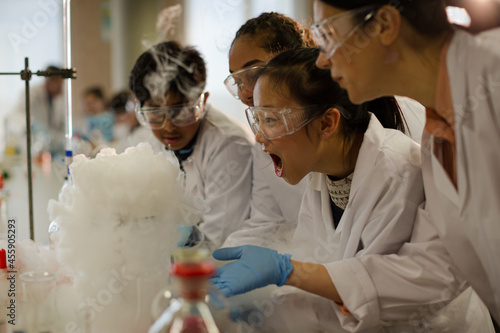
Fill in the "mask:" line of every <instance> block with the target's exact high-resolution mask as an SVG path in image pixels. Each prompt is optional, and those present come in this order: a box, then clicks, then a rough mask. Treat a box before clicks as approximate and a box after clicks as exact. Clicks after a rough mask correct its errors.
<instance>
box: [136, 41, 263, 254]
mask: <svg viewBox="0 0 500 333" xmlns="http://www.w3.org/2000/svg"><path fill="white" fill-rule="evenodd" d="M205 83H206V70H205V63H204V61H203V59H202V58H201V56H200V54H199V53H198V51H196V50H195V49H193V48H190V47H183V46H181V45H179V44H178V43H176V42H165V43H161V44H158V45H155V46H153V47H152V48H151V49H149V50H148V51H146V52H145V53H143V54H142V55H141V56H140V57H139V59H137V61H136V63H135V65H134V68H133V69H132V72H131V74H130V83H129V85H130V89H131V91H132V92H133V93H134V95H135V98H136V99H137V100H138V109H137V113H138V116H139V117H140V119H141V121H142V122H143V123H144V124H145V125H147V126H149V127H150V128H151V130H152V132H153V134H154V136H155V137H156V138H157V139H158V142H159V143H161V146H162V147H161V148H162V150H163V151H165V149H168V150H171V151H172V152H173V153H174V154H175V156H176V157H177V159H178V160H179V164H180V167H181V169H182V170H183V171H184V175H185V178H184V187H185V193H186V194H187V195H188V196H190V197H191V198H193V201H194V204H195V205H197V208H200V209H201V213H198V212H187V214H189V215H193V216H191V217H192V218H193V219H194V221H192V222H196V223H197V225H199V229H200V230H201V231H202V232H203V233H204V234H205V235H206V236H207V237H208V239H209V240H210V241H212V242H213V244H214V245H215V246H216V247H219V246H220V245H221V244H222V243H223V242H224V240H225V239H226V237H227V235H229V234H230V233H231V232H233V231H235V230H237V229H238V228H239V227H240V226H241V223H242V222H243V220H245V219H246V218H247V217H248V214H249V208H250V193H251V189H252V188H251V186H252V174H251V172H252V158H251V147H252V146H253V144H254V142H253V139H252V137H251V135H250V133H249V131H248V130H245V128H244V127H243V125H241V124H239V123H237V122H236V121H235V120H233V119H231V118H229V117H228V116H226V115H224V114H223V113H222V112H220V111H219V110H217V109H216V108H214V107H212V106H211V105H209V104H207V100H208V97H209V93H208V92H204V88H205Z"/></svg>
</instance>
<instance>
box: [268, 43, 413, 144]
mask: <svg viewBox="0 0 500 333" xmlns="http://www.w3.org/2000/svg"><path fill="white" fill-rule="evenodd" d="M318 56H319V49H317V48H301V49H296V50H289V51H286V52H283V53H281V54H279V55H277V56H276V57H275V58H273V59H271V60H270V61H269V62H268V63H267V65H266V66H265V67H264V68H263V69H262V71H261V73H260V75H261V76H260V77H265V78H266V79H268V80H270V81H268V82H270V83H271V85H272V86H273V89H275V91H277V93H279V94H281V95H282V96H283V97H286V98H288V99H293V100H294V101H296V102H298V103H299V104H301V105H303V106H305V107H308V108H307V112H308V118H309V119H314V118H317V117H319V116H321V115H322V114H323V113H325V111H326V110H328V109H329V108H333V107H336V108H338V109H339V110H340V111H341V113H342V117H341V118H340V119H341V120H340V130H341V131H342V134H343V136H344V138H345V140H344V143H346V142H349V141H350V140H352V139H354V137H355V136H356V135H357V134H359V133H364V132H365V131H366V129H367V128H368V123H369V122H370V114H369V113H368V111H370V112H372V113H373V114H374V115H375V116H376V117H377V118H378V120H379V121H380V122H381V123H382V125H383V126H384V127H386V128H393V129H398V130H400V131H402V132H404V131H405V130H404V122H403V119H404V118H403V115H402V114H401V110H400V109H399V106H398V104H397V102H396V99H395V98H394V97H383V98H379V99H376V100H374V101H372V102H367V103H363V104H360V105H355V104H353V103H351V101H350V100H349V96H348V94H347V92H346V91H345V90H344V89H342V88H340V86H339V85H338V84H337V83H336V82H335V81H333V80H332V78H331V76H330V71H329V70H327V69H321V68H318V67H317V66H316V59H317V58H318ZM306 129H307V127H306Z"/></svg>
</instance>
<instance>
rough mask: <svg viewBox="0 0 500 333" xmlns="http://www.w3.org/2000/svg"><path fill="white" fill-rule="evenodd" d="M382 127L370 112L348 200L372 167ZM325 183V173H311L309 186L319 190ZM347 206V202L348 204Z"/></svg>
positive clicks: (381, 136)
mask: <svg viewBox="0 0 500 333" xmlns="http://www.w3.org/2000/svg"><path fill="white" fill-rule="evenodd" d="M384 136H385V134H384V127H383V126H382V124H380V122H379V121H378V119H377V117H376V116H375V115H373V114H371V113H370V123H369V124H368V128H367V129H366V132H365V134H364V137H363V143H362V144H361V148H360V150H359V155H358V159H357V162H356V167H355V168H354V175H353V179H352V184H351V193H350V194H349V202H351V199H352V198H353V196H354V194H355V192H356V191H357V189H358V188H359V185H360V184H361V183H362V181H363V179H364V177H365V176H366V175H367V174H368V173H369V172H370V169H371V168H373V165H374V164H375V160H376V158H377V154H378V152H379V150H380V147H381V145H382V142H383V140H384ZM324 184H326V175H325V174H322V173H318V172H313V173H311V178H310V180H309V186H310V187H311V188H313V189H314V190H316V191H321V189H322V187H323V185H324ZM348 206H349V204H348Z"/></svg>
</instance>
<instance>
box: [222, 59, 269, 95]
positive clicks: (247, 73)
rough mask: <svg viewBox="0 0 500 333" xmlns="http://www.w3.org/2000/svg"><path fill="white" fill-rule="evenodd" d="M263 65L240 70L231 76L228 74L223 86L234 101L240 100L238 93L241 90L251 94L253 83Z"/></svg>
mask: <svg viewBox="0 0 500 333" xmlns="http://www.w3.org/2000/svg"><path fill="white" fill-rule="evenodd" d="M263 66H264V65H258V66H252V67H247V68H243V69H240V70H239V71H236V72H234V73H232V74H230V75H229V76H228V77H227V78H226V79H225V80H224V85H225V86H226V88H227V90H228V91H229V92H230V93H231V95H233V96H234V97H235V98H236V99H240V93H241V91H242V90H244V89H245V90H247V91H250V92H252V91H253V88H254V86H255V82H257V79H258V78H259V72H260V69H262V67H263Z"/></svg>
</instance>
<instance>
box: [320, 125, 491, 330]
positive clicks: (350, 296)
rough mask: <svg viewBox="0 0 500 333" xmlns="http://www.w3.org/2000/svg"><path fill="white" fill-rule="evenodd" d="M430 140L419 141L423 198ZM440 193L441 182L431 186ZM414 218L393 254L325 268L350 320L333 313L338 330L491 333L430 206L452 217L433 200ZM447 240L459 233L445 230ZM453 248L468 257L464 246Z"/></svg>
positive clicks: (483, 310) (486, 315) (482, 308)
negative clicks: (381, 327) (378, 328)
mask: <svg viewBox="0 0 500 333" xmlns="http://www.w3.org/2000/svg"><path fill="white" fill-rule="evenodd" d="M429 151H430V144H429V135H428V134H424V136H423V139H422V168H423V170H424V172H423V174H424V182H425V186H426V193H427V192H428V187H427V186H428V179H429V175H431V174H432V173H429V172H430V171H431V168H432V167H431V166H430V163H431V160H430V158H429V156H430V153H429ZM436 185H437V186H438V187H439V188H442V187H443V185H444V184H443V183H442V182H441V183H437V184H436ZM426 199H427V201H426V203H425V205H424V204H423V205H422V206H421V207H420V208H419V210H418V213H417V218H416V221H415V225H414V229H413V232H412V236H411V240H410V242H408V243H406V244H404V245H403V246H402V247H401V249H400V250H399V252H398V254H397V255H386V256H383V255H368V256H362V257H358V258H352V259H347V260H343V261H338V262H334V263H329V264H327V265H325V267H326V268H327V270H328V272H329V274H330V277H331V279H332V281H333V283H334V285H335V286H336V288H337V290H338V292H339V294H340V296H341V297H342V300H343V301H344V304H345V306H346V307H347V308H348V309H349V311H350V312H351V313H352V316H344V315H343V314H342V313H341V312H340V311H339V309H338V308H335V307H334V309H335V312H336V313H337V316H338V318H339V320H340V322H341V324H342V327H343V328H344V329H346V330H348V331H350V332H361V331H364V330H366V329H368V328H371V327H376V326H378V325H382V324H383V325H388V324H392V323H395V322H397V323H398V326H395V327H392V328H387V331H388V332H401V331H408V332H436V333H437V332H471V333H474V332H494V330H493V327H492V324H491V320H490V317H489V313H488V311H487V309H486V307H485V306H484V304H483V303H482V302H481V300H480V299H479V297H478V296H477V294H476V293H474V292H473V291H472V289H471V288H470V287H468V285H467V283H466V281H465V279H464V278H463V277H462V275H461V274H460V272H459V271H458V269H457V267H456V266H455V265H454V263H453V260H452V258H450V255H449V253H448V252H447V251H446V248H445V246H444V240H443V239H441V238H439V236H438V231H437V229H436V226H435V224H436V223H437V221H435V220H434V219H432V218H431V214H430V212H432V210H431V209H430V207H436V208H439V209H440V210H443V211H445V212H446V214H452V216H453V209H451V210H450V206H446V205H445V206H443V205H442V203H441V202H439V201H438V198H436V195H432V194H431V195H429V196H427V197H426ZM448 232H449V233H450V237H452V238H453V239H455V241H457V238H455V235H456V233H457V232H460V231H459V229H456V230H455V231H452V230H449V231H448ZM457 247H461V248H462V249H463V250H464V253H463V255H464V256H465V257H467V256H468V250H469V247H468V244H467V243H466V242H462V241H458V242H457Z"/></svg>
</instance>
